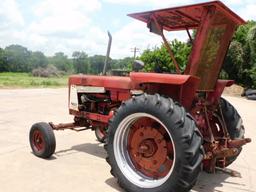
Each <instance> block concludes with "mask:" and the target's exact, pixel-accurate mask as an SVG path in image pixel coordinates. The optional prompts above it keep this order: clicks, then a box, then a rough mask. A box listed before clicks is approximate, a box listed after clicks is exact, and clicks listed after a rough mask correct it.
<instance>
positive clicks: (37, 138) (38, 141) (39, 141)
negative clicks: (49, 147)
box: [32, 130, 45, 151]
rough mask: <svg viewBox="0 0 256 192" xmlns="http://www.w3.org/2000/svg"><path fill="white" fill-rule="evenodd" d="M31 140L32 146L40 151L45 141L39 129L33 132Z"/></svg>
mask: <svg viewBox="0 0 256 192" xmlns="http://www.w3.org/2000/svg"><path fill="white" fill-rule="evenodd" d="M32 142H33V146H34V147H35V149H36V150H37V151H42V150H43V149H44V146H45V142H44V139H43V135H42V133H41V132H40V131H38V130H37V131H35V132H34V134H33V141H32Z"/></svg>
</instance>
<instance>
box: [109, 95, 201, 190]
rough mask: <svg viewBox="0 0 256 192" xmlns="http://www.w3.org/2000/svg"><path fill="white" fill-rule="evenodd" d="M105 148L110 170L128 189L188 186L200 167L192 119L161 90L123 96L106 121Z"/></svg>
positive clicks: (183, 188)
mask: <svg viewBox="0 0 256 192" xmlns="http://www.w3.org/2000/svg"><path fill="white" fill-rule="evenodd" d="M105 148H106V149H107V152H108V157H107V162H108V163H109V164H110V166H111V173H112V175H113V176H115V177H116V178H117V179H118V182H119V184H120V186H121V187H123V188H124V189H125V190H126V191H133V192H141V191H148V192H157V191H168V192H169V191H171V192H176V191H184V192H185V191H189V190H190V189H191V188H192V187H193V185H194V184H195V182H196V180H197V177H198V175H199V173H200V171H201V162H202V159H203V149H202V138H201V135H200V133H199V131H198V129H197V127H196V125H195V122H194V121H193V119H192V118H191V117H190V116H189V115H187V114H186V112H185V110H184V108H183V107H181V106H180V105H178V104H176V103H174V102H173V101H172V100H171V99H169V98H164V97H161V96H159V95H141V96H137V97H134V98H132V99H130V100H128V101H127V102H124V103H123V104H122V105H121V107H120V108H119V109H118V110H117V112H116V114H115V116H114V117H113V119H112V120H111V121H110V124H109V130H108V137H107V143H106V147H105Z"/></svg>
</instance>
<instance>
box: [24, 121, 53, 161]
mask: <svg viewBox="0 0 256 192" xmlns="http://www.w3.org/2000/svg"><path fill="white" fill-rule="evenodd" d="M29 142H30V146H31V149H32V151H33V153H34V154H35V155H36V156H37V157H41V158H45V159H46V158H49V157H50V156H51V155H52V154H53V153H54V151H55V147H56V141H55V136H54V133H53V130H52V127H51V126H50V125H49V124H48V123H44V122H40V123H35V124H34V125H33V126H32V127H31V129H30V133H29Z"/></svg>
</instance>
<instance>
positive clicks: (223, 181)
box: [51, 143, 252, 192]
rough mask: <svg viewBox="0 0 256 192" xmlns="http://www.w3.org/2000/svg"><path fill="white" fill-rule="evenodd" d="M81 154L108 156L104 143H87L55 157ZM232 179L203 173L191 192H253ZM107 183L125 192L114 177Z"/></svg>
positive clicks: (221, 175) (217, 173)
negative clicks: (226, 187)
mask: <svg viewBox="0 0 256 192" xmlns="http://www.w3.org/2000/svg"><path fill="white" fill-rule="evenodd" d="M79 152H83V153H87V154H90V155H93V156H96V157H99V158H102V159H105V158H106V156H107V153H106V151H105V150H104V148H103V144H102V143H85V144H79V145H74V146H72V147H71V148H70V149H67V150H60V151H57V152H56V153H55V157H57V158H58V157H61V156H67V155H72V154H74V153H79ZM54 159H56V158H53V159H51V160H54ZM230 177H232V176H231V175H230V174H228V173H225V172H222V171H216V173H215V174H209V173H206V172H202V173H201V174H200V176H199V178H198V181H197V184H196V185H195V186H194V188H193V189H192V190H191V192H226V189H225V186H227V185H228V186H230V187H231V188H233V189H236V190H238V191H241V192H242V191H247V192H252V191H250V190H245V186H244V184H241V183H236V182H232V181H230V179H228V178H230ZM105 183H106V184H107V185H109V186H110V187H112V188H113V189H114V190H115V191H120V192H124V190H122V189H121V188H120V187H119V185H118V183H117V180H116V179H115V178H114V177H111V178H108V179H107V180H106V181H105ZM222 187H223V189H222ZM216 188H218V189H216Z"/></svg>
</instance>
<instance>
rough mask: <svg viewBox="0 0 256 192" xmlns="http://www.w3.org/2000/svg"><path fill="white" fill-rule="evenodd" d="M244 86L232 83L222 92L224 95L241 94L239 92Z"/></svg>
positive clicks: (241, 91)
mask: <svg viewBox="0 0 256 192" xmlns="http://www.w3.org/2000/svg"><path fill="white" fill-rule="evenodd" d="M243 91H244V88H243V87H242V86H240V85H236V84H234V85H232V86H230V87H226V88H225V89H224V92H223V93H224V94H225V95H231V96H241V94H242V93H243Z"/></svg>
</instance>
